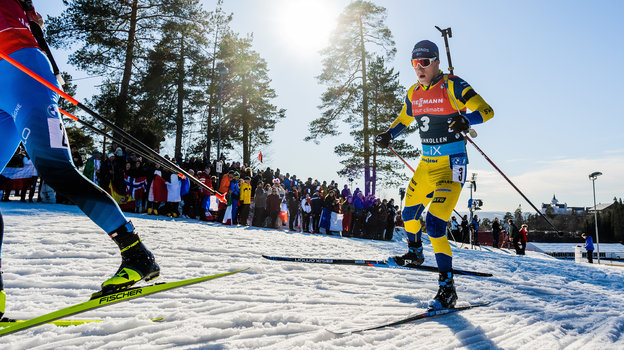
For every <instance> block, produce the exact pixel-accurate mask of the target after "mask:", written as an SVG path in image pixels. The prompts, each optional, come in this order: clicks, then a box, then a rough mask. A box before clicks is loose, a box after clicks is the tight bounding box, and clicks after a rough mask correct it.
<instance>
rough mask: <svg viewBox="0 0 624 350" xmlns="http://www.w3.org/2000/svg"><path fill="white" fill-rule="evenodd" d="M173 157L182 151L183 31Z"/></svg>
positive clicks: (182, 35)
mask: <svg viewBox="0 0 624 350" xmlns="http://www.w3.org/2000/svg"><path fill="white" fill-rule="evenodd" d="M175 121H176V138H175V152H174V153H175V157H177V156H178V155H179V154H181V153H182V132H183V131H184V33H182V34H181V37H180V58H179V59H178V105H177V111H176V118H175Z"/></svg>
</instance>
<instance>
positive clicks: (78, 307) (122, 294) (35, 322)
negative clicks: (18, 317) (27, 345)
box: [0, 268, 249, 337]
mask: <svg viewBox="0 0 624 350" xmlns="http://www.w3.org/2000/svg"><path fill="white" fill-rule="evenodd" d="M248 269H249V268H246V269H242V270H236V271H230V272H225V273H220V274H215V275H209V276H203V277H198V278H191V279H186V280H181V281H175V282H165V283H156V284H152V285H148V286H142V287H132V288H127V289H124V290H121V291H118V292H113V293H110V294H104V295H99V293H95V294H94V296H93V297H92V298H91V299H90V300H88V301H85V302H83V303H79V304H75V305H72V306H69V307H66V308H64V309H60V310H57V311H53V312H51V313H48V314H45V315H42V316H39V317H35V318H32V319H30V320H26V321H24V322H17V323H16V324H14V325H12V326H8V327H6V328H3V329H0V337H2V336H5V335H7V334H11V333H15V332H19V331H22V330H25V329H28V328H31V327H36V326H40V325H42V324H46V323H49V322H52V321H56V320H58V319H61V318H63V317H67V316H72V315H76V314H80V313H83V312H86V311H90V310H94V309H97V308H101V307H104V306H108V305H112V304H116V303H120V302H123V301H128V300H132V299H137V298H141V297H144V296H147V295H150V294H155V293H160V292H164V291H167V290H170V289H174V288H179V287H184V286H189V285H192V284H196V283H201V282H206V281H209V280H213V279H215V278H220V277H225V276H229V275H233V274H235V273H239V272H243V271H247V270H248ZM96 295H97V296H96Z"/></svg>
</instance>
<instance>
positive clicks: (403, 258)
mask: <svg viewBox="0 0 624 350" xmlns="http://www.w3.org/2000/svg"><path fill="white" fill-rule="evenodd" d="M407 246H408V249H409V250H408V252H407V253H405V254H403V255H397V256H394V257H392V258H393V259H394V262H396V264H397V265H400V266H420V265H422V263H423V262H425V256H424V255H423V247H422V242H412V241H408V243H407Z"/></svg>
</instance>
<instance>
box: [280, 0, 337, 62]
mask: <svg viewBox="0 0 624 350" xmlns="http://www.w3.org/2000/svg"><path fill="white" fill-rule="evenodd" d="M337 15H338V9H337V8H336V6H335V5H334V4H332V3H331V2H330V1H328V0H286V1H282V2H280V3H279V6H278V8H277V11H276V20H277V30H278V33H279V35H280V36H281V37H282V40H285V41H286V43H287V45H288V47H289V49H290V50H291V51H297V52H299V53H301V54H312V53H314V52H318V51H319V50H321V49H322V48H324V47H326V46H327V45H328V43H329V35H330V33H331V31H332V30H334V28H335V26H336V17H337Z"/></svg>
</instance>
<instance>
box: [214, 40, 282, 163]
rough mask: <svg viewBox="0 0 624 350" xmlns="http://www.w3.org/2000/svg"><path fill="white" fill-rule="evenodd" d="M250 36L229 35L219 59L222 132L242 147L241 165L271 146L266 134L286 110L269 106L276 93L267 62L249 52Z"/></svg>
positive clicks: (256, 54) (253, 52) (250, 50)
mask: <svg viewBox="0 0 624 350" xmlns="http://www.w3.org/2000/svg"><path fill="white" fill-rule="evenodd" d="M252 42H253V36H251V35H249V36H247V37H245V38H241V37H239V36H238V35H236V34H232V33H230V34H228V35H227V36H225V37H224V39H223V43H222V45H223V46H222V48H221V51H222V58H223V61H224V64H225V66H226V67H227V68H228V73H227V79H226V84H225V91H224V96H223V100H224V108H226V109H227V113H226V115H227V118H226V122H225V123H224V124H225V126H226V129H225V132H224V133H226V134H228V135H229V138H231V140H232V141H235V142H239V143H240V144H241V148H242V158H243V163H244V164H246V165H250V163H251V153H252V151H253V150H254V148H257V147H259V146H261V145H267V144H269V143H270V139H269V132H270V131H272V130H274V129H275V125H276V123H277V122H278V121H279V120H280V119H282V118H284V116H285V110H283V109H278V108H277V107H276V106H275V105H273V104H271V102H270V101H271V100H272V99H274V98H275V97H276V96H277V94H276V93H275V90H274V89H272V88H271V87H270V83H271V79H270V78H269V74H268V67H267V64H266V61H265V60H264V59H263V58H262V57H260V55H259V54H258V53H257V52H255V51H254V50H252V47H251V46H252Z"/></svg>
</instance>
